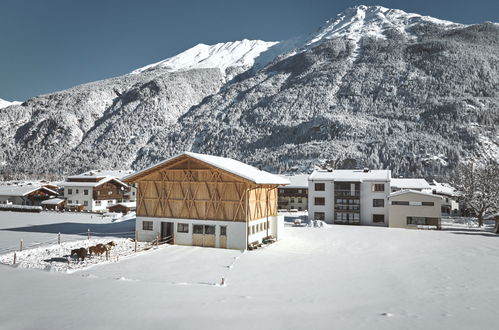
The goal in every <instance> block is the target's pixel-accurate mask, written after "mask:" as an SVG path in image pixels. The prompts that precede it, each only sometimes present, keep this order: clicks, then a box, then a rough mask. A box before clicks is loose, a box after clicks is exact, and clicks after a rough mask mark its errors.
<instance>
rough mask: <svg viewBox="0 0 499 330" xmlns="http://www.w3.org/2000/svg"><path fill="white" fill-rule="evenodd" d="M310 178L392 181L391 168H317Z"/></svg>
mask: <svg viewBox="0 0 499 330" xmlns="http://www.w3.org/2000/svg"><path fill="white" fill-rule="evenodd" d="M309 179H310V180H312V181H313V180H331V181H359V182H362V181H390V179H391V171H390V170H367V171H366V170H332V171H327V170H317V171H314V172H313V173H312V174H311V175H310V177H309Z"/></svg>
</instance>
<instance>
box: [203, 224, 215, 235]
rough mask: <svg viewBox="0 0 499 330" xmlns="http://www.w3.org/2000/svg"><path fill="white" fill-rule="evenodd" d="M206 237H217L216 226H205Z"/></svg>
mask: <svg viewBox="0 0 499 330" xmlns="http://www.w3.org/2000/svg"><path fill="white" fill-rule="evenodd" d="M204 234H205V235H215V226H204Z"/></svg>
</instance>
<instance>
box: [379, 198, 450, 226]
mask: <svg viewBox="0 0 499 330" xmlns="http://www.w3.org/2000/svg"><path fill="white" fill-rule="evenodd" d="M388 199H389V202H390V206H389V219H390V227H394V228H421V226H423V227H425V226H431V227H434V228H437V229H440V228H441V225H440V221H441V212H440V210H441V206H442V199H443V198H442V197H441V196H438V195H434V194H429V193H424V192H421V191H417V190H401V191H397V192H394V193H391V194H390V197H389V198H388Z"/></svg>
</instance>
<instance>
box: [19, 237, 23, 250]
mask: <svg viewBox="0 0 499 330" xmlns="http://www.w3.org/2000/svg"><path fill="white" fill-rule="evenodd" d="M22 250H23V240H22V239H21V241H20V242H19V251H22Z"/></svg>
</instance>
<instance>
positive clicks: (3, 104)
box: [0, 99, 21, 109]
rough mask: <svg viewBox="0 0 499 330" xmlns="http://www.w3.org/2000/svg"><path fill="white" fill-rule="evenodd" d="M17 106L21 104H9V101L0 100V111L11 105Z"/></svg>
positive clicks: (14, 102) (15, 102)
mask: <svg viewBox="0 0 499 330" xmlns="http://www.w3.org/2000/svg"><path fill="white" fill-rule="evenodd" d="M18 104H21V102H18V101H13V102H10V101H6V100H4V99H0V109H2V108H7V107H10V106H11V105H18Z"/></svg>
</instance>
